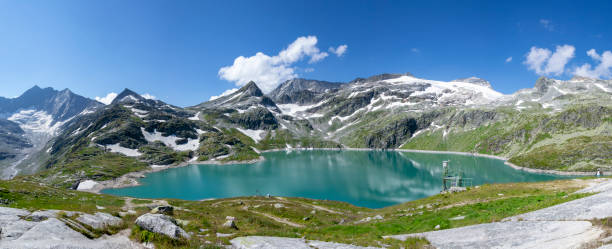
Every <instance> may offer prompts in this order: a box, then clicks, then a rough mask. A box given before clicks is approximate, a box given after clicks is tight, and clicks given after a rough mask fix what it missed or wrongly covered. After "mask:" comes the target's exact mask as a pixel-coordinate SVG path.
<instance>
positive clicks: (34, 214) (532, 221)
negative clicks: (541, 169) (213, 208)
mask: <svg viewBox="0 0 612 249" xmlns="http://www.w3.org/2000/svg"><path fill="white" fill-rule="evenodd" d="M570 182H572V180H570ZM573 182H581V183H589V185H588V186H587V187H586V188H584V189H582V190H579V191H578V192H580V193H595V194H594V195H591V196H587V197H584V198H581V199H576V200H573V201H568V202H565V203H562V204H559V205H555V206H551V207H548V208H544V209H540V210H537V211H533V212H528V213H524V214H521V215H516V216H512V217H508V218H506V219H504V220H502V221H501V222H494V223H487V224H478V225H471V226H463V227H458V228H453V229H445V230H438V231H433V232H424V233H415V234H404V235H390V236H384V237H385V239H386V242H392V241H399V240H406V239H408V238H412V237H423V238H426V239H427V240H428V241H429V242H430V243H431V245H432V246H435V247H436V248H609V247H610V243H611V242H612V238H611V237H610V234H611V232H612V231H611V230H612V228H611V227H610V226H609V225H605V224H604V221H605V220H607V219H608V218H609V217H612V179H595V180H586V181H585V180H573ZM271 201H278V200H276V199H271ZM127 203H128V205H127V207H128V209H129V210H127V211H125V212H118V213H117V214H116V215H117V216H115V215H111V214H110V213H107V212H105V211H106V210H108V209H106V210H105V208H104V207H99V208H98V211H97V212H96V211H94V212H91V213H88V212H77V211H61V210H38V211H31V210H25V209H18V208H9V207H0V229H1V230H0V248H153V247H154V246H153V244H151V243H140V242H136V241H135V239H136V238H134V237H133V236H130V234H132V235H133V230H134V229H140V230H141V231H147V232H148V233H151V234H156V235H160V236H163V237H166V238H170V239H174V240H188V239H189V238H193V237H199V236H202V234H201V233H200V234H199V233H197V232H192V231H190V230H193V229H186V227H187V226H189V225H188V224H189V221H186V220H181V219H179V218H175V217H176V212H183V211H185V210H184V209H183V208H180V207H176V208H178V210H176V209H175V207H172V206H170V205H167V203H165V202H163V201H156V202H154V203H153V204H147V205H150V206H155V207H153V208H151V210H150V211H148V212H145V213H140V214H136V213H135V212H134V211H133V210H132V208H135V207H136V206H135V205H133V204H131V202H127ZM221 203H223V202H221ZM214 205H218V204H214ZM275 205H277V206H279V207H275V209H279V208H280V209H283V208H284V207H280V204H278V203H276V204H275ZM173 209H175V210H174V215H173ZM130 211H131V212H130ZM322 211H325V210H322ZM126 215H133V217H134V219H125V216H126ZM121 216H123V218H122V217H121ZM136 216H137V217H136ZM173 216H174V217H173ZM269 217H274V216H270V215H269ZM274 218H275V217H274ZM242 219H244V217H243V218H242ZM376 219H383V217H382V216H381V217H380V218H376ZM275 220H276V221H278V222H280V223H285V222H288V223H291V222H289V221H288V220H284V219H279V218H276V219H275ZM237 222H238V223H237ZM237 222H236V218H234V217H232V216H227V217H226V218H225V223H224V224H223V225H222V226H223V227H227V228H228V229H230V230H233V231H239V230H238V227H237V224H238V226H239V227H242V228H244V223H240V222H241V220H238V221H237ZM353 223H355V224H357V223H359V221H356V222H353ZM241 224H242V226H241ZM184 228H185V229H184ZM186 230H187V231H186ZM228 231H229V230H228ZM216 236H217V237H219V238H221V237H224V236H228V237H230V238H231V239H230V238H228V239H229V240H228V241H227V242H229V243H227V244H225V245H222V244H217V245H213V244H211V245H210V246H218V247H225V248H241V249H255V248H330V249H339V248H346V249H357V248H373V247H360V246H355V245H349V244H342V243H334V242H324V241H318V240H309V239H304V238H285V237H266V236H232V234H220V233H217V234H216ZM385 244H386V243H381V244H379V246H380V247H385Z"/></svg>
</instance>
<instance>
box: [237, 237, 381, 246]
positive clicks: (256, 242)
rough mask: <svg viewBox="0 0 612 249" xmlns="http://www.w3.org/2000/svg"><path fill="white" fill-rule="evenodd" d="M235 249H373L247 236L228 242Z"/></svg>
mask: <svg viewBox="0 0 612 249" xmlns="http://www.w3.org/2000/svg"><path fill="white" fill-rule="evenodd" d="M230 243H232V246H234V248H236V249H277V248H293V249H315V248H316V249H363V248H375V247H361V246H354V245H348V244H340V243H332V242H324V241H316V240H305V239H298V238H283V237H266V236H247V237H238V238H235V239H232V240H230Z"/></svg>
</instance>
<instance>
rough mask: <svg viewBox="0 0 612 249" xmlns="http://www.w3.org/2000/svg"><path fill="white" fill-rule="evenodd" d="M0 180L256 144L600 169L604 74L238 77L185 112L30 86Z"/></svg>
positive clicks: (67, 182)
mask: <svg viewBox="0 0 612 249" xmlns="http://www.w3.org/2000/svg"><path fill="white" fill-rule="evenodd" d="M0 138H2V139H1V140H0V167H2V177H3V178H5V179H6V178H12V177H15V176H16V175H17V174H22V175H29V176H28V177H34V178H36V179H37V180H40V181H44V182H47V183H51V184H53V185H56V186H64V187H71V186H74V185H75V183H78V182H79V181H83V180H86V179H91V180H108V179H113V178H116V177H118V176H120V175H122V174H125V173H128V172H131V171H139V170H143V169H146V168H148V167H150V166H151V165H154V166H155V165H174V164H179V163H185V162H197V161H221V162H229V161H249V160H254V159H258V158H260V153H261V151H263V150H269V149H284V148H349V147H350V148H377V149H396V148H404V149H420V150H445V151H464V152H474V153H482V154H491V155H498V156H502V157H505V158H509V161H510V162H512V163H514V164H517V165H519V166H523V167H529V168H538V169H554V170H564V171H591V170H595V169H597V168H605V169H610V168H612V80H597V79H589V78H583V77H574V78H572V79H571V80H568V81H561V80H556V79H551V78H545V77H542V78H540V79H538V80H537V82H536V84H535V86H534V87H533V88H530V89H522V90H519V91H517V92H516V93H514V94H509V95H506V94H502V93H499V92H497V91H495V90H494V89H493V88H492V86H491V84H490V83H489V82H488V81H486V80H483V79H479V78H475V77H471V78H463V79H457V80H454V81H450V82H442V81H435V80H427V79H421V78H417V77H415V76H413V75H412V74H410V73H405V74H381V75H375V76H371V77H368V78H357V79H355V80H353V81H350V82H346V83H342V82H326V81H318V80H309V79H292V80H288V81H286V82H284V83H282V84H281V85H279V86H278V87H277V88H276V89H274V90H273V91H272V92H270V93H268V94H264V93H263V92H262V90H261V89H260V88H259V87H258V86H257V84H256V83H254V82H250V83H248V84H246V85H245V86H243V87H242V88H240V89H239V90H237V91H235V92H232V93H230V94H227V95H225V96H220V97H218V98H216V99H213V100H210V101H206V102H203V103H201V104H198V105H195V106H191V107H185V108H181V107H177V106H173V105H170V104H167V103H164V102H163V101H160V100H152V99H146V98H144V97H142V96H140V95H139V94H137V93H135V92H133V91H131V90H129V89H125V90H124V91H123V92H121V93H120V94H119V95H118V96H117V97H116V98H115V99H114V100H113V101H112V103H111V104H109V105H104V104H102V103H99V102H97V101H95V100H91V99H88V98H85V97H82V96H79V95H76V94H74V93H72V92H70V91H69V90H67V89H66V90H63V91H56V90H53V89H51V88H45V89H41V88H39V87H37V86H35V87H33V88H32V89H30V90H28V91H26V92H25V93H24V94H23V95H21V96H20V97H17V98H13V99H7V98H0Z"/></svg>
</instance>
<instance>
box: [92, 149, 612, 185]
mask: <svg viewBox="0 0 612 249" xmlns="http://www.w3.org/2000/svg"><path fill="white" fill-rule="evenodd" d="M313 150H327V151H397V152H414V153H430V154H453V155H465V156H477V157H486V158H491V159H497V160H502V161H504V165H506V166H509V167H512V168H514V169H516V170H521V171H526V172H529V173H537V174H549V175H562V176H594V175H595V172H568V171H558V170H543V169H532V168H526V167H521V166H517V165H515V164H512V163H510V162H508V159H507V158H504V157H500V156H495V155H487V154H480V153H471V152H460V151H436V150H411V149H373V148H282V149H270V150H263V151H260V152H261V153H266V152H280V151H313ZM263 160H265V158H264V157H263V156H259V158H257V159H252V160H247V161H225V162H223V161H217V160H208V161H187V162H182V163H179V164H177V165H150V168H149V169H146V170H142V171H137V172H130V173H127V174H125V175H122V176H120V177H118V178H115V179H112V180H107V181H102V182H97V184H96V185H95V186H93V187H92V188H90V189H83V190H80V191H85V192H91V193H96V194H99V193H101V191H102V190H104V189H113V188H124V187H134V186H139V185H140V182H139V180H138V179H140V178H144V177H145V175H146V174H148V173H154V172H158V171H163V170H167V169H172V168H180V167H185V166H189V165H198V164H203V165H229V164H253V163H257V162H261V161H263ZM604 173H606V175H608V174H610V173H612V172H604Z"/></svg>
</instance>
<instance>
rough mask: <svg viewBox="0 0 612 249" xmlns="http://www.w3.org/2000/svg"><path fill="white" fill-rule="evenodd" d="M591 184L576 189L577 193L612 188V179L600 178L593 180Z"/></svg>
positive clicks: (604, 190)
mask: <svg viewBox="0 0 612 249" xmlns="http://www.w3.org/2000/svg"><path fill="white" fill-rule="evenodd" d="M593 182H594V183H593V184H591V186H589V187H586V188H584V189H581V190H578V191H576V193H599V192H606V191H610V190H612V179H608V178H599V179H596V180H593Z"/></svg>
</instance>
